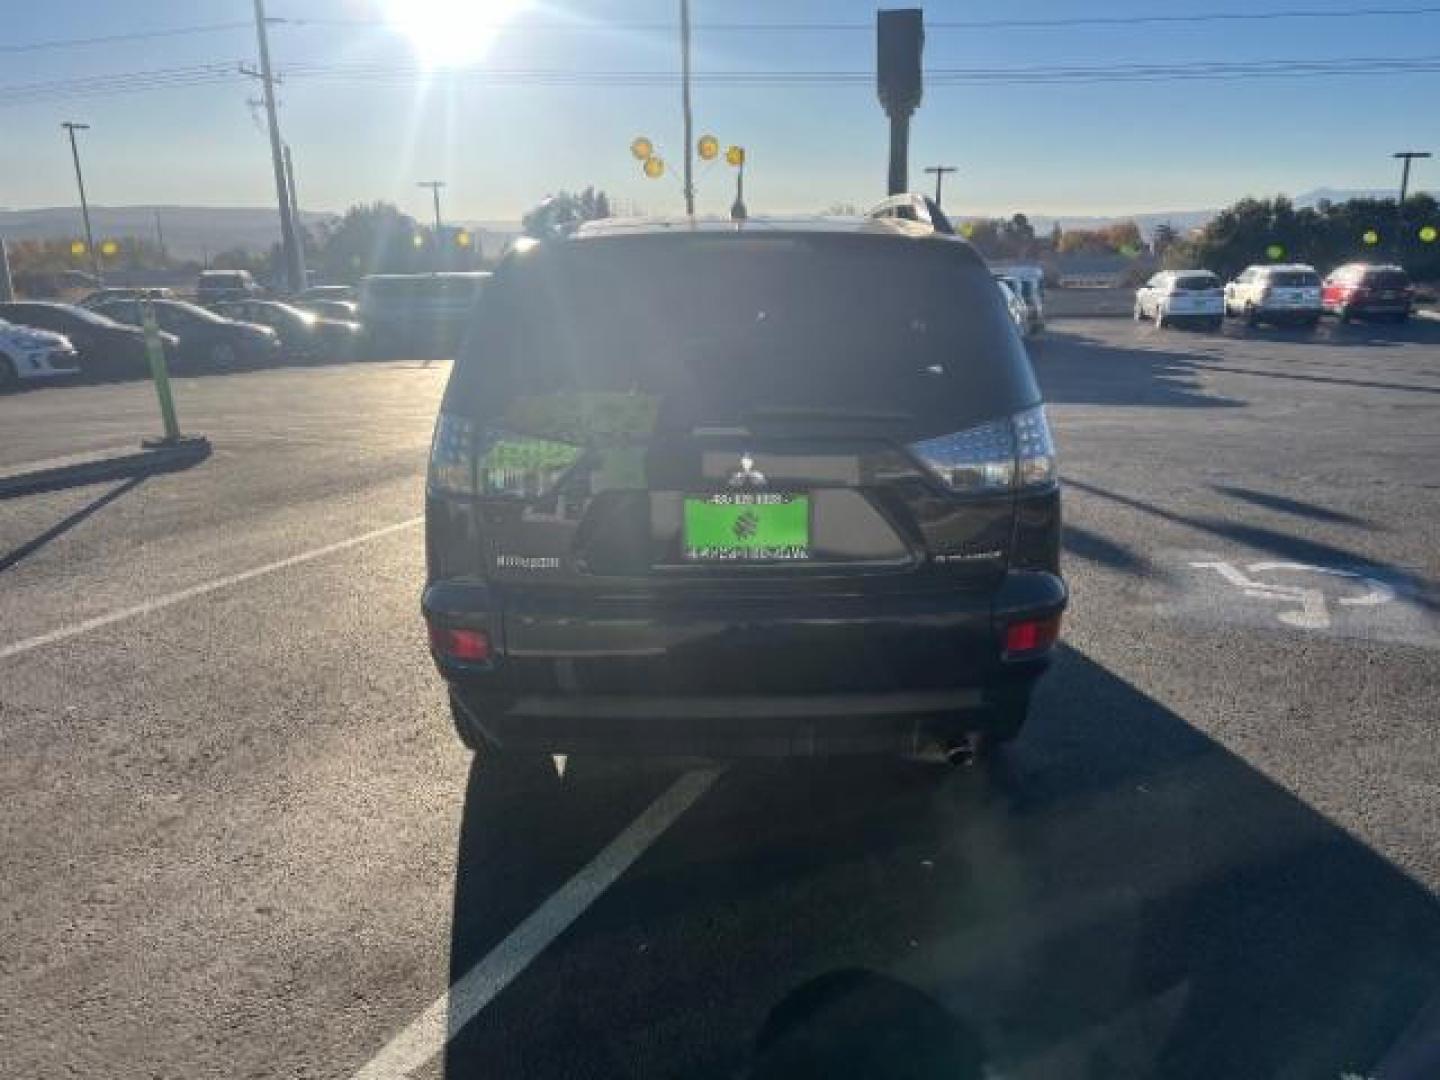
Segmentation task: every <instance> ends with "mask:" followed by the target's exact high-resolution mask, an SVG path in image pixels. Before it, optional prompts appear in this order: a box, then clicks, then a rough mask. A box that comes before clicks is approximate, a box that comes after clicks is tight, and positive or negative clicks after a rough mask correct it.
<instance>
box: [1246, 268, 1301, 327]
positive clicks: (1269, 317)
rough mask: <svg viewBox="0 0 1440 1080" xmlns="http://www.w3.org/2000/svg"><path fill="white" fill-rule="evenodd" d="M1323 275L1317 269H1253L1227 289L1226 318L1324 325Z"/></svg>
mask: <svg viewBox="0 0 1440 1080" xmlns="http://www.w3.org/2000/svg"><path fill="white" fill-rule="evenodd" d="M1320 291H1321V288H1320V275H1319V274H1317V273H1316V272H1315V268H1314V267H1313V266H1306V265H1304V264H1303V263H1291V264H1287V265H1282V266H1251V267H1248V268H1247V269H1246V270H1245V272H1244V273H1242V274H1241V275H1240V276H1239V277H1237V278H1236V279H1235V280H1234V281H1232V282H1230V284H1229V285H1226V286H1225V314H1226V315H1232V316H1235V317H1236V318H1242V319H1244V320H1245V321H1246V322H1247V323H1249V324H1250V325H1251V326H1255V325H1257V324H1258V323H1262V322H1268V323H1295V324H1299V325H1301V326H1314V325H1315V324H1316V323H1318V322H1319V321H1320V312H1321V298H1320Z"/></svg>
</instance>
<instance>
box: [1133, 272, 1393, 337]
mask: <svg viewBox="0 0 1440 1080" xmlns="http://www.w3.org/2000/svg"><path fill="white" fill-rule="evenodd" d="M1414 306H1415V288H1414V285H1413V284H1412V283H1411V281H1410V276H1409V275H1408V274H1407V273H1406V272H1405V270H1404V269H1403V268H1402V267H1399V266H1389V265H1377V264H1373V263H1348V264H1346V265H1345V266H1341V267H1338V268H1337V269H1335V270H1334V271H1333V272H1332V273H1331V274H1330V276H1329V277H1327V278H1325V279H1324V280H1323V281H1322V280H1321V278H1320V275H1319V274H1318V273H1317V272H1316V271H1315V268H1314V267H1313V266H1305V265H1303V264H1299V263H1296V264H1288V265H1265V266H1251V267H1248V268H1247V269H1246V270H1245V271H1244V272H1243V273H1241V274H1240V275H1239V276H1237V277H1236V278H1235V280H1234V281H1231V282H1230V283H1229V284H1225V285H1222V284H1221V282H1220V279H1219V278H1218V277H1216V276H1215V275H1214V274H1212V273H1211V272H1210V271H1208V270H1166V271H1164V272H1162V273H1159V274H1156V275H1155V276H1154V277H1152V278H1151V279H1150V280H1149V281H1148V282H1146V283H1145V284H1144V285H1142V286H1141V287H1140V289H1139V290H1137V291H1136V293H1135V320H1136V321H1137V322H1140V321H1144V320H1153V321H1154V322H1155V324H1156V325H1157V326H1160V327H1165V326H1172V325H1183V324H1197V325H1200V326H1203V327H1205V328H1207V329H1210V330H1218V329H1219V328H1220V325H1221V323H1222V322H1223V321H1224V320H1225V319H1226V318H1238V319H1244V320H1245V322H1246V323H1247V324H1248V325H1250V326H1256V325H1259V324H1260V323H1269V324H1271V325H1277V324H1289V325H1301V326H1314V325H1315V324H1316V323H1318V322H1319V321H1320V318H1321V316H1322V315H1325V314H1330V315H1334V316H1335V317H1336V318H1338V319H1339V320H1340V321H1341V322H1350V321H1351V320H1352V319H1372V320H1377V321H1378V320H1383V321H1388V322H1404V321H1405V320H1407V319H1408V318H1409V317H1410V314H1411V312H1412V311H1413V309H1414Z"/></svg>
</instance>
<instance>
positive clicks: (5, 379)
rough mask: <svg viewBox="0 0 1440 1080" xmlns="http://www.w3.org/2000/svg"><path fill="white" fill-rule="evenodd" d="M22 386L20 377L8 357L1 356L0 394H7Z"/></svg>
mask: <svg viewBox="0 0 1440 1080" xmlns="http://www.w3.org/2000/svg"><path fill="white" fill-rule="evenodd" d="M19 385H20V376H19V375H18V374H16V372H15V365H14V364H13V363H12V362H11V360H10V358H9V357H8V356H0V393H7V392H9V391H11V390H14V389H15V388H16V387H17V386H19Z"/></svg>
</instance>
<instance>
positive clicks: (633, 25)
mask: <svg viewBox="0 0 1440 1080" xmlns="http://www.w3.org/2000/svg"><path fill="white" fill-rule="evenodd" d="M1410 15H1440V5H1426V6H1422V7H1368V8H1349V9H1346V10H1334V9H1325V8H1289V9H1281V10H1277V11H1241V12H1228V11H1211V12H1193V13H1191V14H1188V15H1133V16H1132V15H1125V16H1119V15H1080V16H1073V17H1066V18H1058V19H965V20H944V19H942V20H936V21H927V22H926V24H925V29H926V30H927V31H931V30H1049V29H1076V28H1083V27H1107V26H1115V27H1125V26H1136V25H1156V24H1167V23H1168V24H1176V25H1186V24H1204V23H1220V22H1276V21H1283V20H1291V19H1360V18H1384V17H1404V16H1410ZM275 21H277V22H284V23H287V24H289V25H292V26H301V27H305V26H315V27H355V28H365V27H385V26H390V25H391V24H390V23H388V22H386V21H385V20H384V19H353V18H351V19H347V18H324V17H320V18H309V17H304V18H294V19H277V20H275ZM481 26H482V28H484V29H493V30H510V31H517V32H528V31H545V32H561V33H591V32H596V31H599V32H612V31H655V32H672V31H674V29H675V24H674V23H666V22H609V21H607V22H601V23H597V22H581V21H562V20H550V21H540V20H535V21H526V22H521V21H514V20H512V21H509V22H498V21H497V22H493V23H488V24H481ZM692 28H693V29H694V30H696V31H704V32H706V33H764V32H772V31H773V32H780V33H809V32H812V31H822V32H846V33H849V32H864V33H874V31H875V24H874V23H873V22H735V23H730V22H726V23H713V22H712V23H706V22H697V23H695V24H693V27H692Z"/></svg>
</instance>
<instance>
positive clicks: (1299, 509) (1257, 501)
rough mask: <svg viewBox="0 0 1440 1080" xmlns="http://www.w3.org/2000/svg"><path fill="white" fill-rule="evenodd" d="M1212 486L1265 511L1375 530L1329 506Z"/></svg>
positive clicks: (1246, 489) (1363, 520)
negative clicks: (1275, 511) (1276, 511)
mask: <svg viewBox="0 0 1440 1080" xmlns="http://www.w3.org/2000/svg"><path fill="white" fill-rule="evenodd" d="M1210 486H1211V487H1212V488H1214V489H1215V490H1216V491H1218V492H1219V493H1220V494H1221V495H1225V496H1228V497H1229V498H1232V499H1237V500H1239V501H1240V502H1245V503H1250V504H1251V505H1252V506H1259V507H1261V508H1262V509H1265V510H1278V511H1279V512H1280V513H1282V514H1291V515H1293V516H1295V517H1303V518H1309V519H1311V520H1312V521H1323V522H1325V523H1327V524H1329V525H1353V526H1355V527H1357V528H1361V529H1374V528H1375V524H1374V523H1373V522H1370V521H1366V520H1365V519H1364V518H1358V517H1355V516H1354V515H1353V514H1346V513H1343V512H1342V511H1339V510H1332V509H1330V507H1328V506H1321V505H1319V504H1318V503H1312V502H1307V501H1306V500H1304V499H1294V498H1291V497H1289V496H1287V495H1275V494H1273V493H1271V492H1268V491H1256V490H1254V489H1253V488H1243V487H1235V486H1234V485H1231V484H1211V485H1210Z"/></svg>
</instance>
